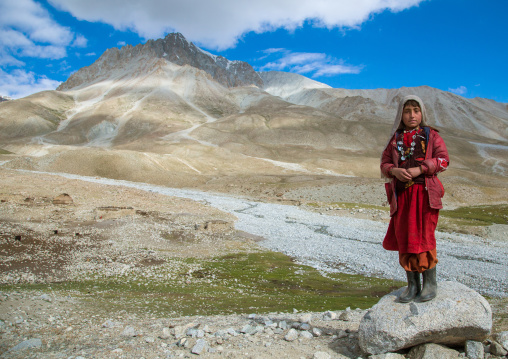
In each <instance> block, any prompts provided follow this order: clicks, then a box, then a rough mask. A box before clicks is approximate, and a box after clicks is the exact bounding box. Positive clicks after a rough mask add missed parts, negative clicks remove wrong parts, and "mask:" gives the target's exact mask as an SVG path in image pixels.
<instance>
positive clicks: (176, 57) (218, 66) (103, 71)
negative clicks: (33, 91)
mask: <svg viewBox="0 0 508 359" xmlns="http://www.w3.org/2000/svg"><path fill="white" fill-rule="evenodd" d="M139 58H146V59H149V60H153V59H164V60H166V61H168V62H171V63H173V64H176V65H179V66H184V65H189V66H192V67H194V68H196V69H200V70H203V71H205V72H206V73H208V74H209V75H210V76H211V77H212V78H213V79H214V80H215V81H217V82H218V83H220V84H221V85H223V86H225V87H237V86H248V85H255V86H262V84H263V81H262V80H261V78H260V77H259V75H258V74H257V73H256V72H255V71H254V69H253V68H252V66H251V65H249V64H248V63H246V62H243V61H229V60H228V59H226V58H224V57H222V56H216V55H212V54H210V53H208V52H206V51H203V50H201V49H200V48H199V47H197V46H196V45H194V44H193V43H192V42H188V41H187V40H186V39H185V37H184V36H183V35H182V34H180V33H172V34H169V35H167V36H166V37H165V38H164V39H158V40H148V41H147V42H146V43H145V44H139V45H137V46H134V47H133V46H131V45H127V46H124V47H122V48H121V49H120V50H119V49H117V48H116V47H114V48H111V49H108V50H106V52H104V54H102V56H101V57H100V58H99V59H98V60H97V61H96V62H94V63H93V64H92V65H91V66H88V67H84V68H82V69H80V70H79V71H77V72H76V73H74V74H72V75H71V76H70V78H69V79H68V80H67V81H66V82H64V83H63V84H62V85H60V86H59V87H58V88H57V90H59V91H65V90H70V89H73V88H78V87H80V86H83V85H84V86H88V85H90V84H92V83H95V82H98V81H103V80H105V79H108V78H110V71H111V70H113V69H116V68H118V67H119V66H125V67H128V66H129V65H130V64H131V63H132V61H133V60H134V59H139Z"/></svg>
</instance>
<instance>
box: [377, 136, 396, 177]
mask: <svg viewBox="0 0 508 359" xmlns="http://www.w3.org/2000/svg"><path fill="white" fill-rule="evenodd" d="M392 142H393V139H391V140H390V142H389V143H388V146H386V148H385V150H384V151H383V154H382V156H381V166H380V167H381V173H382V174H383V176H385V177H388V178H393V176H392V175H391V174H390V170H391V169H392V168H393V167H395V164H394V163H393V159H392V150H393V145H392Z"/></svg>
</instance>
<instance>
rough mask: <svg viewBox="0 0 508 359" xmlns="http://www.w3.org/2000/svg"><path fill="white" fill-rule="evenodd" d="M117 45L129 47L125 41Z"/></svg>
mask: <svg viewBox="0 0 508 359" xmlns="http://www.w3.org/2000/svg"><path fill="white" fill-rule="evenodd" d="M116 45H117V46H125V45H127V43H126V42H125V41H118V42H117V43H116Z"/></svg>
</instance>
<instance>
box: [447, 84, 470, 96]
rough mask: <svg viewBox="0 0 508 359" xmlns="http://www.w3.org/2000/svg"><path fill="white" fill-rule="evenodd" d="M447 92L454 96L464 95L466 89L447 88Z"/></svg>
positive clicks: (461, 87)
mask: <svg viewBox="0 0 508 359" xmlns="http://www.w3.org/2000/svg"><path fill="white" fill-rule="evenodd" d="M448 91H450V92H452V93H454V94H456V95H461V96H462V95H465V94H466V93H467V87H466V86H459V87H457V88H456V89H452V88H449V89H448Z"/></svg>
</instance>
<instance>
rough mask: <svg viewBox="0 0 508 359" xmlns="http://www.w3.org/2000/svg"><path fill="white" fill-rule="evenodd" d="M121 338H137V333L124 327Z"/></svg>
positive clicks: (131, 328)
mask: <svg viewBox="0 0 508 359" xmlns="http://www.w3.org/2000/svg"><path fill="white" fill-rule="evenodd" d="M122 336H124V337H137V336H138V332H137V331H136V329H134V328H133V327H125V329H124V330H123V332H122Z"/></svg>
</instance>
